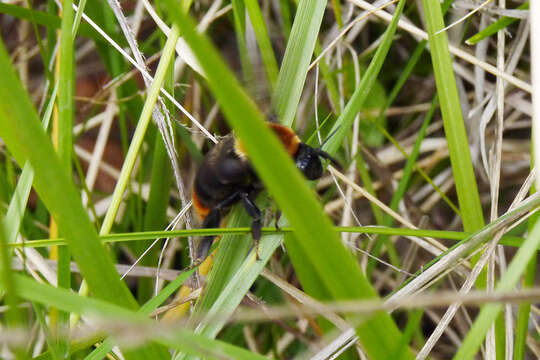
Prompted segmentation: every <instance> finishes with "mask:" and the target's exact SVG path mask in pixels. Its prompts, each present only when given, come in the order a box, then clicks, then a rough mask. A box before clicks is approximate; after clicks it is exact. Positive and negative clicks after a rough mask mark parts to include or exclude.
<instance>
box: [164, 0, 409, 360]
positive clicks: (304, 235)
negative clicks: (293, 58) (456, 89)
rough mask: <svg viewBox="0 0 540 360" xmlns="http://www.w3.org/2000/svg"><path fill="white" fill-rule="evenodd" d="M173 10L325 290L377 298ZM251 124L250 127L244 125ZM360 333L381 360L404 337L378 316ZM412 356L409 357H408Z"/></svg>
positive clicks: (215, 60) (186, 21)
mask: <svg viewBox="0 0 540 360" xmlns="http://www.w3.org/2000/svg"><path fill="white" fill-rule="evenodd" d="M167 4H168V8H169V13H170V14H171V16H172V18H173V19H174V22H175V23H176V25H177V26H178V27H179V28H180V29H181V30H182V34H183V36H184V39H185V40H186V42H187V43H189V44H190V46H191V48H192V50H193V52H194V54H195V55H196V56H197V58H198V60H199V62H200V64H201V66H202V67H203V69H204V72H205V74H207V79H208V82H209V86H210V88H211V90H212V91H213V93H214V95H215V96H216V98H217V99H218V101H219V103H220V105H221V106H222V109H223V111H224V113H225V115H226V118H227V119H228V121H229V123H230V124H231V125H232V126H233V128H234V130H235V132H236V135H237V136H238V137H239V138H240V139H241V140H242V144H243V146H244V147H245V149H246V150H247V153H248V154H249V157H250V160H251V161H252V164H253V166H254V167H255V170H256V171H257V173H258V174H259V175H260V177H261V179H262V181H263V182H264V184H265V185H266V188H267V189H268V190H269V192H270V193H271V194H272V196H273V197H274V198H275V200H276V202H277V203H278V205H279V206H280V209H281V210H282V211H283V213H284V214H285V215H286V216H287V219H288V220H289V221H290V223H291V225H292V226H294V228H295V230H296V235H297V237H298V239H299V240H300V241H299V244H300V246H302V248H303V249H304V251H305V253H306V254H307V255H308V257H309V260H310V261H311V262H312V263H313V264H314V265H315V266H316V270H317V272H318V276H319V277H320V278H321V279H322V281H323V285H324V286H325V287H327V288H328V289H329V290H330V292H331V294H332V296H333V297H334V298H335V299H354V298H365V297H376V293H375V291H374V290H373V288H372V287H371V285H370V284H369V283H368V282H367V280H366V279H365V277H364V276H363V275H362V273H361V271H360V269H359V267H358V264H357V263H356V261H355V260H354V259H353V257H352V256H351V254H350V253H349V252H348V251H347V250H346V249H345V247H344V246H343V244H342V243H341V241H340V240H339V238H338V237H337V234H336V233H335V232H334V231H333V229H332V226H331V223H330V221H329V219H328V218H327V217H326V216H324V214H323V212H322V208H321V205H320V203H319V202H318V201H317V200H316V199H315V197H314V194H313V191H312V190H311V189H309V187H308V186H307V184H306V183H305V180H304V179H303V178H302V177H301V176H300V174H299V173H298V170H297V169H296V167H295V166H294V164H293V163H292V161H291V159H290V157H289V156H288V155H287V154H286V153H285V151H284V149H283V147H282V146H281V144H280V143H279V142H278V140H277V139H276V138H275V136H274V135H272V133H271V132H270V130H269V129H268V127H267V126H266V125H265V123H264V118H263V116H262V115H261V113H260V112H259V111H258V110H257V109H256V107H255V105H254V104H253V102H252V101H251V100H250V99H249V98H248V97H247V95H246V94H245V93H244V92H243V91H242V90H241V88H240V86H239V84H238V81H237V80H236V79H235V77H234V75H233V74H232V73H231V71H230V70H229V69H227V67H226V66H225V64H224V62H223V61H222V60H221V58H220V56H219V55H218V53H217V52H216V50H215V49H214V48H213V47H212V45H211V44H210V43H209V41H208V40H207V39H206V38H205V37H203V36H201V35H200V34H199V33H198V32H197V31H196V29H195V26H194V23H193V21H192V20H191V18H189V17H187V16H186V15H184V14H182V13H181V12H180V11H179V10H178V9H177V8H176V7H175V4H174V2H173V1H167ZM291 37H292V34H291ZM246 118H247V119H250V121H244V120H243V119H246ZM269 149H272V150H271V151H269ZM276 164H279V167H280V171H279V172H276V171H275V166H276ZM358 333H359V336H360V339H361V341H362V343H363V344H364V346H365V347H366V350H367V352H368V354H369V355H370V356H372V357H373V358H375V359H377V358H380V359H383V358H388V356H390V354H392V351H393V349H394V348H395V346H397V343H398V341H399V338H400V336H401V335H400V333H399V330H398V329H397V327H396V326H395V324H394V323H393V321H392V319H391V318H390V316H389V315H388V314H386V313H384V312H377V313H375V314H373V316H372V317H371V318H370V320H368V321H366V322H365V323H364V324H362V325H361V326H360V327H359V329H358ZM411 356H412V355H411V354H410V353H408V355H407V356H406V357H411Z"/></svg>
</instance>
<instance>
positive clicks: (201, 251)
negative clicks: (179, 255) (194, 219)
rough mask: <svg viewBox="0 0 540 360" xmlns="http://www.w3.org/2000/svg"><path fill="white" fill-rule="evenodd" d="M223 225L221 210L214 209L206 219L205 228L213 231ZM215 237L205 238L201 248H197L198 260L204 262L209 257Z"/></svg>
mask: <svg viewBox="0 0 540 360" xmlns="http://www.w3.org/2000/svg"><path fill="white" fill-rule="evenodd" d="M220 224H221V208H218V207H216V208H213V209H212V210H210V212H209V213H208V215H207V216H206V217H205V218H204V222H203V228H205V229H211V228H218V227H219V225H220ZM214 238H215V236H214V235H209V236H204V237H203V238H202V239H201V241H199V246H198V247H197V260H204V259H205V258H206V256H207V255H208V251H209V250H210V248H211V247H212V243H213V242H214Z"/></svg>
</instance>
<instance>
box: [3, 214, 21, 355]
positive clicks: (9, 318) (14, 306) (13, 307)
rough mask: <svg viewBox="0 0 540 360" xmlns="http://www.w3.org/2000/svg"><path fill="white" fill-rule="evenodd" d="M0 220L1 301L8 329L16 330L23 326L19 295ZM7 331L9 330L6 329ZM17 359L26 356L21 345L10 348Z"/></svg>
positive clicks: (9, 250)
mask: <svg viewBox="0 0 540 360" xmlns="http://www.w3.org/2000/svg"><path fill="white" fill-rule="evenodd" d="M1 220H2V221H1V222H0V284H2V287H3V290H4V294H3V295H2V296H3V297H4V299H3V303H4V304H5V305H7V306H8V309H7V311H6V313H5V317H4V319H5V322H6V324H5V325H6V327H7V328H8V329H12V331H16V330H17V329H23V328H24V327H25V323H24V317H23V313H22V310H21V309H20V308H19V306H18V305H19V296H18V295H17V291H16V286H17V284H16V282H15V280H14V279H13V271H12V270H11V253H12V251H11V249H9V248H8V247H7V237H6V235H7V234H6V229H5V227H4V226H3V224H4V217H3V216H2V217H1ZM8 331H9V330H8ZM12 350H13V351H14V354H15V356H16V358H17V359H25V358H27V356H26V354H25V351H24V348H23V347H22V346H20V345H19V346H15V347H13V349H12Z"/></svg>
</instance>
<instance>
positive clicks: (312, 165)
mask: <svg viewBox="0 0 540 360" xmlns="http://www.w3.org/2000/svg"><path fill="white" fill-rule="evenodd" d="M321 158H324V159H328V160H330V161H331V162H332V164H334V165H335V166H337V167H338V168H339V167H341V166H340V164H339V163H338V162H337V161H336V160H335V159H334V158H333V157H331V156H330V155H329V154H328V153H327V152H325V151H323V150H321V149H319V148H312V147H311V146H309V145H307V144H304V143H300V144H298V150H297V152H296V155H295V161H296V167H297V168H298V169H299V170H300V171H301V172H302V173H303V174H304V176H305V177H306V178H307V179H308V180H316V179H319V178H320V177H321V176H322V174H323V167H322V163H321Z"/></svg>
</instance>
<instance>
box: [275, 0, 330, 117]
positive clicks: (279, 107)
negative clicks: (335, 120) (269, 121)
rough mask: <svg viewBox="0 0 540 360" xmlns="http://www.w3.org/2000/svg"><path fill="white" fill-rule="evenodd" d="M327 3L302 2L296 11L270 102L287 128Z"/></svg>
mask: <svg viewBox="0 0 540 360" xmlns="http://www.w3.org/2000/svg"><path fill="white" fill-rule="evenodd" d="M326 3H327V2H326V1H325V0H313V1H311V0H310V1H306V0H304V1H300V4H299V5H298V9H296V14H295V16H294V23H293V27H292V30H291V34H290V36H289V42H288V43H287V49H286V50H285V56H284V58H283V62H282V63H281V69H280V71H279V76H278V79H277V85H276V91H275V96H274V99H273V101H274V109H275V111H276V113H277V115H278V117H279V119H280V121H281V123H283V124H285V125H288V126H291V125H292V124H293V122H294V116H295V114H296V109H297V107H298V102H299V101H300V95H302V89H303V88H304V82H305V80H306V76H307V70H308V68H309V62H310V60H311V57H312V56H313V49H314V48H315V42H316V41H317V36H318V34H319V28H320V27H321V22H322V17H323V14H324V9H325V7H326Z"/></svg>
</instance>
